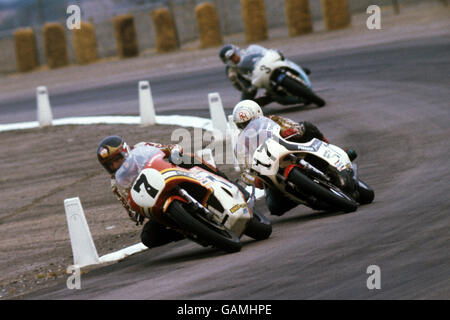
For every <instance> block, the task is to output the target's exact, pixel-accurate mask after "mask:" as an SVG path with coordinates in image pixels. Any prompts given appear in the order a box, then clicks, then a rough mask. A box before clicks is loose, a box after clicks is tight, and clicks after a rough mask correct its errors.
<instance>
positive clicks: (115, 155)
mask: <svg viewBox="0 0 450 320" xmlns="http://www.w3.org/2000/svg"><path fill="white" fill-rule="evenodd" d="M146 146H151V147H156V148H158V149H160V150H161V151H162V152H164V154H165V155H166V157H167V159H168V161H169V162H171V163H173V164H176V165H178V166H180V167H182V168H186V169H189V168H192V167H194V166H199V167H201V168H202V169H205V170H207V171H209V172H212V173H214V174H216V175H219V176H221V177H224V178H225V179H227V180H228V178H227V177H226V176H225V175H224V174H223V173H222V172H220V171H219V170H218V169H217V168H215V167H212V166H211V165H209V164H207V163H206V162H204V161H203V160H202V159H199V158H196V157H195V156H194V155H192V154H184V153H183V148H182V147H181V146H180V145H178V144H170V145H163V144H159V143H153V142H139V143H137V144H135V145H134V146H129V145H128V144H127V143H126V142H125V141H124V139H123V138H122V137H120V136H108V137H106V138H104V139H103V140H102V141H101V142H100V143H99V146H98V148H97V159H98V161H99V162H100V164H101V165H102V166H103V167H104V168H105V170H106V171H107V172H108V173H109V174H110V175H111V189H112V192H113V193H114V195H115V196H116V197H117V199H118V200H119V201H120V202H121V204H122V206H123V207H124V208H125V210H126V211H127V213H128V216H129V218H130V219H131V220H132V221H133V222H135V223H136V225H140V224H143V222H144V219H145V217H144V215H143V214H142V212H138V211H136V210H134V209H133V208H132V206H131V203H130V200H129V198H128V192H129V189H126V188H124V187H123V186H122V185H120V184H119V183H118V182H117V180H116V176H115V174H116V172H117V171H118V170H119V168H120V167H121V166H122V164H123V163H124V162H125V160H126V159H127V157H128V156H129V154H130V152H131V151H132V150H134V149H136V148H142V147H146ZM195 158H196V160H197V161H194V160H195ZM137 169H138V168H136V170H137ZM181 239H184V236H183V235H181V234H179V233H178V232H176V231H174V230H171V229H169V228H167V227H166V226H164V225H162V224H160V223H159V222H157V221H156V220H155V219H152V218H149V221H147V223H146V224H145V225H144V227H143V229H142V233H141V240H142V243H143V244H144V245H145V246H147V247H149V248H151V247H157V246H161V245H164V244H167V243H169V242H172V241H178V240H181Z"/></svg>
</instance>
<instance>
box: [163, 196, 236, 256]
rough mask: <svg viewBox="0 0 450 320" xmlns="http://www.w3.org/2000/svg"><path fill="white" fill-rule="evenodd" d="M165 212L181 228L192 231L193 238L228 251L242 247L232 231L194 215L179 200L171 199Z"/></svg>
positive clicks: (234, 250)
mask: <svg viewBox="0 0 450 320" xmlns="http://www.w3.org/2000/svg"><path fill="white" fill-rule="evenodd" d="M167 213H168V214H169V216H170V218H172V219H173V220H174V221H175V222H176V224H177V225H178V226H179V227H180V228H181V229H183V230H187V231H189V232H190V233H192V234H193V235H194V237H196V239H195V240H199V241H200V242H206V243H208V244H211V245H212V246H214V247H216V248H219V249H221V250H223V251H225V252H228V253H232V252H237V251H239V250H241V248H242V243H241V241H240V240H239V238H238V237H237V236H236V235H235V234H234V233H233V232H231V231H230V230H228V229H226V228H224V227H221V226H218V225H217V226H215V225H213V224H212V223H211V224H210V223H208V222H206V221H204V220H203V219H201V218H197V217H194V216H193V215H192V214H190V213H189V212H188V211H187V210H186V209H185V208H184V207H183V203H182V202H180V201H173V202H172V203H171V205H170V206H169V208H168V209H167Z"/></svg>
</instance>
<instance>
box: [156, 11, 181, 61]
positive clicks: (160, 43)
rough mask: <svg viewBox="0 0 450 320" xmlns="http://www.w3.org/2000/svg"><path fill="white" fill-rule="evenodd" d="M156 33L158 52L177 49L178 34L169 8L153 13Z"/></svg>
mask: <svg viewBox="0 0 450 320" xmlns="http://www.w3.org/2000/svg"><path fill="white" fill-rule="evenodd" d="M151 16H152V20H153V25H154V27H155V33H156V51H157V52H158V53H162V52H169V51H173V50H175V49H177V47H178V41H177V33H176V28H175V23H174V21H173V18H172V15H171V14H170V12H169V10H168V9H167V8H160V9H156V10H154V11H152V13H151Z"/></svg>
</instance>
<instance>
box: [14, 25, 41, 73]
mask: <svg viewBox="0 0 450 320" xmlns="http://www.w3.org/2000/svg"><path fill="white" fill-rule="evenodd" d="M14 46H15V52H16V63H17V70H18V71H19V72H27V71H32V70H33V69H35V68H36V67H37V66H38V65H39V61H38V51H37V45H36V36H35V34H34V30H33V29H31V28H24V29H18V30H16V31H15V32H14Z"/></svg>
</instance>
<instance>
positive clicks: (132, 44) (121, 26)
mask: <svg viewBox="0 0 450 320" xmlns="http://www.w3.org/2000/svg"><path fill="white" fill-rule="evenodd" d="M113 22H114V36H115V38H116V44H117V54H118V56H119V58H128V57H135V56H137V55H138V54H139V48H138V43H137V36H136V28H135V26H134V17H133V15H131V14H125V15H120V16H116V17H114V19H113Z"/></svg>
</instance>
